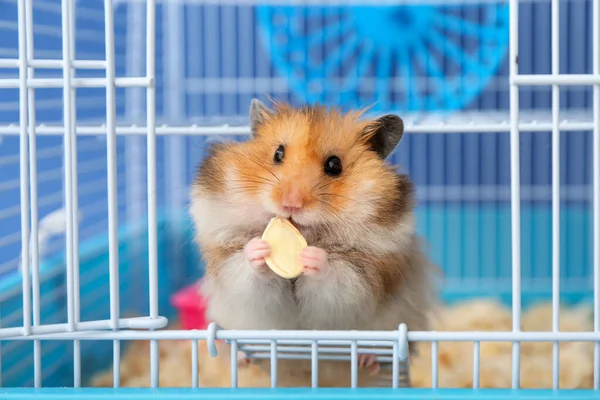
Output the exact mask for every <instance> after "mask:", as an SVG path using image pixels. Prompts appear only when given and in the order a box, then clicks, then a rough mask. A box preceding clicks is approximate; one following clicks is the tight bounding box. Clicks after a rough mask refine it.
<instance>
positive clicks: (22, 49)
mask: <svg viewBox="0 0 600 400" xmlns="http://www.w3.org/2000/svg"><path fill="white" fill-rule="evenodd" d="M17 12H18V19H19V21H18V25H19V27H18V35H19V129H20V135H19V138H20V141H19V174H20V185H21V193H20V195H21V274H22V277H23V282H22V286H23V334H24V335H26V336H28V335H30V334H31V300H30V299H31V297H30V296H31V281H30V277H31V274H30V264H29V261H30V256H29V254H30V253H29V185H28V183H29V147H28V138H27V61H28V60H27V35H26V32H25V29H26V26H27V25H26V18H25V0H19V3H18V10H17Z"/></svg>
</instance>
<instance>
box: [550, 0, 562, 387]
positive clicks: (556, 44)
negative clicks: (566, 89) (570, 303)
mask: <svg viewBox="0 0 600 400" xmlns="http://www.w3.org/2000/svg"><path fill="white" fill-rule="evenodd" d="M559 13H560V4H559V1H558V0H552V76H553V77H556V76H558V75H559V74H560V30H559V29H560V25H559V23H560V14H559ZM559 102H560V86H559V85H558V84H556V83H555V84H553V85H552V331H553V332H558V329H559V312H560V128H559V126H558V124H559V121H560V103H559ZM559 368H560V366H559V343H558V342H554V343H553V344H552V387H553V388H554V389H558V387H559V373H560V369H559Z"/></svg>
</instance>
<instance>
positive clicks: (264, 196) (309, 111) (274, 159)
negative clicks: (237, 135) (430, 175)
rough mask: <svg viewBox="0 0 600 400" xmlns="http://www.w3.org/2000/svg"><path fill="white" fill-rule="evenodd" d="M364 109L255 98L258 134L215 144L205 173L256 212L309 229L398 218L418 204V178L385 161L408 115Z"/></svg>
mask: <svg viewBox="0 0 600 400" xmlns="http://www.w3.org/2000/svg"><path fill="white" fill-rule="evenodd" d="M362 114H363V112H362V111H361V112H350V113H346V114H344V113H341V112H340V111H338V110H335V109H326V108H324V107H319V106H314V107H312V106H311V107H303V108H292V107H291V106H288V105H284V104H277V103H276V104H275V105H274V108H273V109H270V108H268V107H267V106H265V105H264V104H263V103H261V102H260V101H258V100H253V101H252V104H251V106H250V125H251V130H252V138H251V139H250V140H248V141H245V142H241V143H235V144H230V145H225V146H220V147H218V148H216V149H215V150H214V152H213V154H212V155H211V156H210V157H212V167H211V166H210V163H209V164H205V167H204V175H209V174H211V173H212V174H219V175H221V178H220V179H218V181H219V182H221V184H219V185H216V186H215V185H213V186H215V188H216V187H218V189H217V190H218V191H219V192H220V194H221V195H222V196H221V197H223V198H228V199H231V200H232V201H231V203H230V204H232V205H233V206H235V205H237V206H236V207H238V208H244V209H246V211H247V213H246V214H247V215H248V214H252V216H253V217H254V216H255V217H256V218H270V217H273V216H275V215H278V216H281V217H284V218H289V219H290V220H291V221H292V222H293V223H294V224H295V225H296V226H297V227H299V228H303V229H310V228H312V227H317V226H320V225H321V226H328V227H337V226H345V227H353V226H357V224H364V223H377V224H386V221H389V222H392V221H391V220H392V219H396V218H397V217H401V216H402V214H404V213H408V212H410V210H411V209H412V184H411V183H410V181H408V178H406V177H404V176H402V175H398V174H397V173H396V171H395V170H394V169H393V168H392V167H391V166H389V165H387V164H386V162H385V159H386V158H387V156H388V155H389V154H390V153H391V152H392V151H393V150H394V149H395V147H396V145H397V144H398V143H399V141H400V139H401V137H402V134H403V132H404V126H403V122H402V120H401V119H400V118H399V117H397V116H395V115H386V116H383V117H380V118H378V119H373V120H361V116H362ZM211 171H212V172H211ZM202 174H203V172H202V168H201V172H200V177H199V180H200V181H202V180H203V178H202ZM204 181H205V183H207V184H209V183H210V182H208V181H207V180H206V179H204ZM205 186H206V185H205ZM396 222H397V221H396Z"/></svg>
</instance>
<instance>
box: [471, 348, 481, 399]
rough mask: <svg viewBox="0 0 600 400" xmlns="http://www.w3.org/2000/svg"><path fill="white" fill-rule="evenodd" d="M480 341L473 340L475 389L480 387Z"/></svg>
mask: <svg viewBox="0 0 600 400" xmlns="http://www.w3.org/2000/svg"><path fill="white" fill-rule="evenodd" d="M479 348H480V346H479V342H473V389H479V370H480V359H481V351H480V350H479Z"/></svg>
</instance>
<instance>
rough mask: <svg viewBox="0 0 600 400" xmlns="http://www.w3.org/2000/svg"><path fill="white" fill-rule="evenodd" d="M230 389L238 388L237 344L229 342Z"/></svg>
mask: <svg viewBox="0 0 600 400" xmlns="http://www.w3.org/2000/svg"><path fill="white" fill-rule="evenodd" d="M231 387H232V388H237V387H238V343H237V340H232V341H231Z"/></svg>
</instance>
